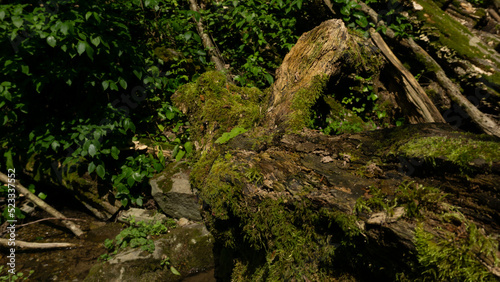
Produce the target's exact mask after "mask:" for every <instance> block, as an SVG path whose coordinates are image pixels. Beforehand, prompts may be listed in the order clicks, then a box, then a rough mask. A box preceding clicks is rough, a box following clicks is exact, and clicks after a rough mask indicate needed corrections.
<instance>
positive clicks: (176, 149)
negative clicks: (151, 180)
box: [172, 145, 179, 158]
mask: <svg viewBox="0 0 500 282" xmlns="http://www.w3.org/2000/svg"><path fill="white" fill-rule="evenodd" d="M178 152H179V145H175V147H174V150H173V151H172V157H173V158H175V156H177V153H178Z"/></svg>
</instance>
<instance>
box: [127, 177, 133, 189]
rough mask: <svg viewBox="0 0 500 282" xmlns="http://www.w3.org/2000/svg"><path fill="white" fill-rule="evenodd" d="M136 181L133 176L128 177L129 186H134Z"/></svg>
mask: <svg viewBox="0 0 500 282" xmlns="http://www.w3.org/2000/svg"><path fill="white" fill-rule="evenodd" d="M134 183H135V180H134V178H133V177H129V178H127V184H128V186H129V187H132V186H133V185H134Z"/></svg>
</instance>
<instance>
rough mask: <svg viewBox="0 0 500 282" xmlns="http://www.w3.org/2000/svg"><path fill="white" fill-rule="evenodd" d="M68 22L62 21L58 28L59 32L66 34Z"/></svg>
mask: <svg viewBox="0 0 500 282" xmlns="http://www.w3.org/2000/svg"><path fill="white" fill-rule="evenodd" d="M69 27H70V26H69V23H68V22H63V23H62V24H61V27H60V28H59V30H60V31H61V33H62V34H63V35H68V30H69Z"/></svg>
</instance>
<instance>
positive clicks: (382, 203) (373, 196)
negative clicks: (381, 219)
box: [354, 186, 398, 213]
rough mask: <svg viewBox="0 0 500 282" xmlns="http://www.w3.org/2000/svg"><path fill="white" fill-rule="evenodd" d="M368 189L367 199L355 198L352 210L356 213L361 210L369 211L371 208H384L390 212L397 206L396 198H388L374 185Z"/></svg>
mask: <svg viewBox="0 0 500 282" xmlns="http://www.w3.org/2000/svg"><path fill="white" fill-rule="evenodd" d="M369 189H370V194H369V197H368V198H367V199H364V198H362V197H360V198H358V199H357V200H356V204H355V205H354V211H355V212H357V213H360V212H363V211H366V212H368V213H371V212H372V211H373V210H385V211H387V212H389V213H392V211H393V210H394V208H395V207H396V206H397V203H398V202H397V199H393V200H390V199H389V198H388V197H387V195H386V194H385V193H384V192H382V190H381V189H379V188H377V187H375V186H370V187H369Z"/></svg>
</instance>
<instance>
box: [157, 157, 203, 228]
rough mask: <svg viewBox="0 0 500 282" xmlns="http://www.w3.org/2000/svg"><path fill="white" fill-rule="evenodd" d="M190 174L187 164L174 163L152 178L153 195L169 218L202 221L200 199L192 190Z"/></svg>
mask: <svg viewBox="0 0 500 282" xmlns="http://www.w3.org/2000/svg"><path fill="white" fill-rule="evenodd" d="M189 173H190V169H189V167H188V166H187V164H186V163H183V162H180V163H173V164H172V165H171V166H169V167H167V168H165V170H163V172H161V173H160V174H158V175H156V176H155V177H153V178H151V180H150V181H149V184H150V185H151V194H152V195H153V198H154V199H155V201H156V202H157V203H158V205H159V206H160V208H161V209H162V210H163V212H164V213H165V214H167V215H168V216H170V217H173V218H182V217H185V218H187V219H190V220H196V221H200V220H201V215H200V211H199V204H198V197H196V195H195V193H194V191H193V190H192V189H191V184H190V183H189Z"/></svg>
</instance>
